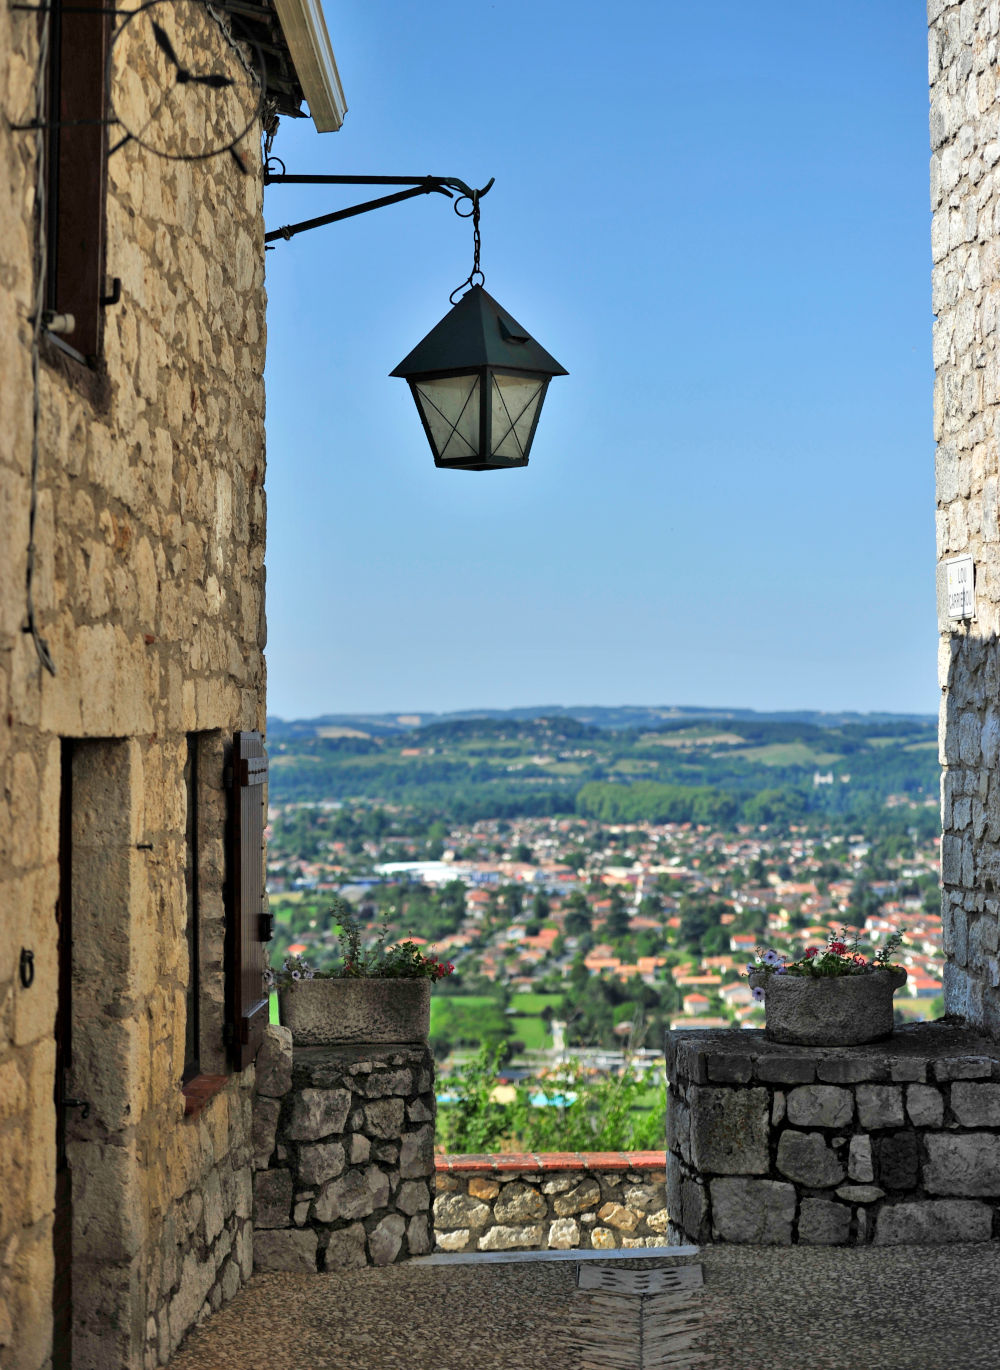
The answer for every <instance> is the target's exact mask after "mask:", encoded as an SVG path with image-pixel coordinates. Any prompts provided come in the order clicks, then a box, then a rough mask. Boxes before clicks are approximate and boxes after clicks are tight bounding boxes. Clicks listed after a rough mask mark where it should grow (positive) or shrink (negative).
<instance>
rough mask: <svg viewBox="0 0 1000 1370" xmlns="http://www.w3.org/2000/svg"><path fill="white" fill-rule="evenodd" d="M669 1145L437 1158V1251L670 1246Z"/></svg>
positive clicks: (435, 1224)
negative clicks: (666, 1148)
mask: <svg viewBox="0 0 1000 1370" xmlns="http://www.w3.org/2000/svg"><path fill="white" fill-rule="evenodd" d="M665 1162H666V1156H665V1153H664V1152H662V1151H599V1152H594V1151H591V1152H587V1151H582V1152H575V1151H557V1152H539V1153H534V1152H531V1153H521V1154H518V1155H509V1154H507V1155H505V1154H497V1155H481V1156H438V1157H437V1158H436V1162H435V1166H436V1170H437V1198H436V1199H435V1201H434V1233H435V1238H436V1240H435V1250H436V1251H536V1250H539V1249H546V1250H555V1251H571V1250H599V1251H609V1250H613V1249H614V1248H617V1247H640V1246H642V1247H645V1246H663V1245H664V1244H665V1241H666V1238H665V1233H666V1229H667V1212H666V1184H665V1181H666V1173H665Z"/></svg>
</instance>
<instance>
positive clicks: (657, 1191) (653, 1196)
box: [625, 1184, 663, 1213]
mask: <svg viewBox="0 0 1000 1370" xmlns="http://www.w3.org/2000/svg"><path fill="white" fill-rule="evenodd" d="M625 1202H626V1203H627V1204H628V1206H629V1208H631V1209H634V1210H636V1211H638V1212H640V1213H648V1212H650V1210H651V1209H654V1208H660V1207H661V1206H662V1204H663V1189H662V1186H657V1185H654V1184H633V1185H629V1187H628V1188H627V1189H626V1190H625Z"/></svg>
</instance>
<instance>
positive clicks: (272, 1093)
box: [255, 1023, 292, 1099]
mask: <svg viewBox="0 0 1000 1370" xmlns="http://www.w3.org/2000/svg"><path fill="white" fill-rule="evenodd" d="M291 1087H292V1032H291V1029H290V1028H286V1027H279V1026H278V1024H277V1023H272V1024H271V1025H270V1026H269V1027H268V1028H267V1030H266V1032H265V1033H264V1040H263V1042H262V1043H261V1045H260V1050H259V1051H258V1053H257V1079H256V1085H255V1088H256V1090H257V1093H258V1094H263V1095H265V1096H266V1097H268V1098H272V1099H281V1098H283V1097H284V1095H286V1094H287V1093H288V1091H289V1090H290V1089H291Z"/></svg>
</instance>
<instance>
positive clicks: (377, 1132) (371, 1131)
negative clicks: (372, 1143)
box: [364, 1098, 404, 1141]
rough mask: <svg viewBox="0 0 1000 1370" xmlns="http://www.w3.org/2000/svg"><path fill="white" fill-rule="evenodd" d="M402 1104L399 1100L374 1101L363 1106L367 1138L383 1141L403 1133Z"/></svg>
mask: <svg viewBox="0 0 1000 1370" xmlns="http://www.w3.org/2000/svg"><path fill="white" fill-rule="evenodd" d="M403 1119H404V1102H403V1100H402V1099H399V1098H386V1099H376V1100H374V1101H373V1102H372V1103H370V1104H366V1105H365V1122H364V1130H365V1132H366V1133H367V1134H368V1136H369V1137H381V1138H383V1139H384V1140H385V1141H389V1140H390V1139H391V1138H394V1137H398V1136H399V1135H400V1133H401V1132H402V1131H403Z"/></svg>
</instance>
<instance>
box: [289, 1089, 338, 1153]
mask: <svg viewBox="0 0 1000 1370" xmlns="http://www.w3.org/2000/svg"><path fill="white" fill-rule="evenodd" d="M350 1108H351V1095H350V1091H349V1090H346V1089H302V1090H299V1092H298V1093H297V1094H296V1095H295V1097H294V1099H293V1100H292V1110H291V1115H290V1117H289V1119H288V1125H287V1127H286V1129H285V1131H286V1133H287V1135H288V1136H289V1137H290V1138H291V1140H292V1141H295V1142H316V1141H319V1140H320V1138H322V1137H330V1136H332V1135H333V1134H335V1133H342V1132H343V1131H344V1124H345V1123H346V1121H347V1115H348V1113H349V1112H350Z"/></svg>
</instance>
